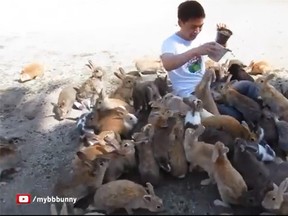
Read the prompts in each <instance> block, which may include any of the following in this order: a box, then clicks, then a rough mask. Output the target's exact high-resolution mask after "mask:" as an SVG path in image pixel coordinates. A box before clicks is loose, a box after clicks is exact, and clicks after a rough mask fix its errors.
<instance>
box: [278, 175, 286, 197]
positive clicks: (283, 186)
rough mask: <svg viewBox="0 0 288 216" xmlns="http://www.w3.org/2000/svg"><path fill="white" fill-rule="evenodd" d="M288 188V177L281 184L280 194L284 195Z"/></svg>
mask: <svg viewBox="0 0 288 216" xmlns="http://www.w3.org/2000/svg"><path fill="white" fill-rule="evenodd" d="M287 188H288V178H286V179H284V180H283V181H282V182H281V184H280V185H279V189H278V194H279V195H283V194H284V193H285V191H286V190H287Z"/></svg>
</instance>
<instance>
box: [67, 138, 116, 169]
mask: <svg viewBox="0 0 288 216" xmlns="http://www.w3.org/2000/svg"><path fill="white" fill-rule="evenodd" d="M107 150H110V151H114V150H115V149H114V148H113V149H111V147H110V146H109V147H108V148H107V146H106V145H104V146H103V145H100V144H98V143H97V144H94V145H92V146H89V147H87V148H83V149H81V150H80V151H77V152H76V155H75V158H74V159H73V160H72V167H73V169H74V170H82V169H83V167H85V163H83V160H82V159H83V157H81V158H80V157H79V154H81V155H80V156H82V154H84V155H85V157H86V158H87V159H88V160H90V161H92V160H94V159H95V158H97V156H99V155H102V154H106V153H108V152H109V151H107Z"/></svg>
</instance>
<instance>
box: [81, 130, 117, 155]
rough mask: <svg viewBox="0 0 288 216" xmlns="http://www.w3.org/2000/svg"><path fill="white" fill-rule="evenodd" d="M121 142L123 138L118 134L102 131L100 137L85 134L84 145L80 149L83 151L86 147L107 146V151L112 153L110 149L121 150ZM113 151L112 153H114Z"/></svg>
mask: <svg viewBox="0 0 288 216" xmlns="http://www.w3.org/2000/svg"><path fill="white" fill-rule="evenodd" d="M120 141H121V137H120V135H119V134H118V133H115V132H114V131H111V130H110V131H102V132H101V133H99V134H98V135H96V134H94V133H85V134H84V138H83V143H82V145H81V146H80V149H83V148H85V147H89V146H93V145H95V144H100V145H103V146H105V145H107V144H108V146H105V149H106V150H107V151H109V152H110V150H109V149H111V148H112V150H114V149H119V147H120V144H119V143H120ZM112 150H111V151H112Z"/></svg>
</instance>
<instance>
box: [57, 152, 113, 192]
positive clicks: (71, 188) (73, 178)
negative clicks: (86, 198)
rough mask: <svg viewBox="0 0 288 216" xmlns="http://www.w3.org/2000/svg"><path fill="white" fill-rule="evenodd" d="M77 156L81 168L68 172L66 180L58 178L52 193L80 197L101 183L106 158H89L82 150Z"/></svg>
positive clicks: (105, 167)
mask: <svg viewBox="0 0 288 216" xmlns="http://www.w3.org/2000/svg"><path fill="white" fill-rule="evenodd" d="M77 156H78V157H79V159H80V160H81V161H82V162H83V165H84V166H83V169H82V170H77V171H75V172H73V173H71V174H70V176H69V179H68V180H66V179H65V180H63V179H62V178H63V177H61V179H59V180H58V181H57V183H56V184H55V186H54V193H55V194H57V195H62V196H73V197H75V195H76V197H82V196H83V195H86V194H87V193H88V192H89V191H88V189H97V188H98V187H99V186H100V185H102V182H103V178H104V174H105V172H106V170H107V167H108V165H109V159H108V158H96V159H93V160H89V159H88V158H87V156H86V155H85V154H84V153H82V152H77Z"/></svg>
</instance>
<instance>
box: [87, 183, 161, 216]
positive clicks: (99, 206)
mask: <svg viewBox="0 0 288 216" xmlns="http://www.w3.org/2000/svg"><path fill="white" fill-rule="evenodd" d="M146 185H147V188H148V191H149V193H147V191H146V188H145V187H143V186H142V185H140V184H137V183H135V182H133V181H130V180H126V179H119V180H115V181H112V182H108V183H106V184H103V185H102V186H101V187H100V188H98V190H97V191H96V193H95V195H94V202H93V204H92V205H90V209H96V210H104V211H105V212H106V214H108V215H109V214H111V213H113V212H114V211H116V210H117V209H121V208H124V209H125V210H126V212H127V213H128V215H132V214H133V209H139V208H142V209H147V210H149V211H151V212H162V211H164V208H165V207H164V205H163V201H162V199H161V198H159V197H158V196H157V195H156V194H155V192H154V189H153V186H152V185H151V184H150V183H149V182H147V183H146Z"/></svg>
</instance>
